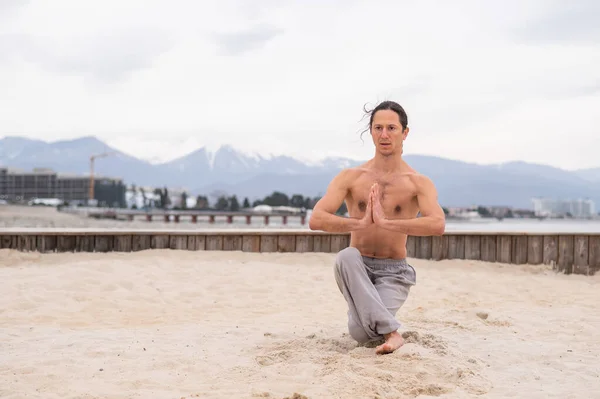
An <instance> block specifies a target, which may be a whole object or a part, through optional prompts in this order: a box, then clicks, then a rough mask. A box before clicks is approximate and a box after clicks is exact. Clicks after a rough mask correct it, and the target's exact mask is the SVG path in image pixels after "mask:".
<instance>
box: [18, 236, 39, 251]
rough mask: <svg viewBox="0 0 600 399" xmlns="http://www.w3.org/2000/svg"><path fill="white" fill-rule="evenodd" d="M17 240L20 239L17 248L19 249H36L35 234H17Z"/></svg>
mask: <svg viewBox="0 0 600 399" xmlns="http://www.w3.org/2000/svg"><path fill="white" fill-rule="evenodd" d="M17 240H18V244H17V245H18V246H17V248H18V249H19V251H23V252H32V251H35V247H36V238H35V236H30V235H27V236H25V235H22V236H17Z"/></svg>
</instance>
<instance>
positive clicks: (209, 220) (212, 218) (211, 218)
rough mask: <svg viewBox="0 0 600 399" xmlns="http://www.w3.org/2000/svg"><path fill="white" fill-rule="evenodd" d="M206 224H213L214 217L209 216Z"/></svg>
mask: <svg viewBox="0 0 600 399" xmlns="http://www.w3.org/2000/svg"><path fill="white" fill-rule="evenodd" d="M208 223H210V224H214V223H215V215H210V216H209V217H208Z"/></svg>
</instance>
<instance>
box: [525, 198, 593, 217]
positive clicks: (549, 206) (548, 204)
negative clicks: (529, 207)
mask: <svg viewBox="0 0 600 399" xmlns="http://www.w3.org/2000/svg"><path fill="white" fill-rule="evenodd" d="M532 202H533V210H534V212H535V215H536V216H550V217H552V216H563V215H566V214H571V215H572V216H573V217H576V218H587V217H591V216H594V215H596V204H595V203H594V201H592V200H591V199H581V198H579V199H575V200H570V199H567V200H557V199H552V198H533V199H532Z"/></svg>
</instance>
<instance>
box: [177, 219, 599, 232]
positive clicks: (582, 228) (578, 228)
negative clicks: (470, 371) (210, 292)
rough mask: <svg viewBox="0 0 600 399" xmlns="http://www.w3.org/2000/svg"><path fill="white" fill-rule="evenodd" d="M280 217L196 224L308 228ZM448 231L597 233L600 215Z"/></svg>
mask: <svg viewBox="0 0 600 399" xmlns="http://www.w3.org/2000/svg"><path fill="white" fill-rule="evenodd" d="M182 222H183V220H182ZM281 222H282V221H281V218H280V217H271V218H270V221H269V225H265V224H264V221H263V218H260V217H256V218H253V219H252V223H251V224H250V225H247V224H246V221H245V218H234V219H233V223H231V224H228V223H226V222H225V220H223V219H222V218H217V220H216V223H215V224H212V225H211V224H208V223H207V222H205V221H200V219H199V223H198V226H202V227H203V228H215V229H229V228H233V229H244V228H252V229H282V228H288V229H308V218H307V223H306V224H305V225H302V224H300V219H299V218H296V217H290V218H288V223H287V225H283V224H282V223H281ZM446 231H447V232H473V233H477V232H505V233H582V234H589V233H599V234H600V219H598V220H583V219H582V220H568V219H545V220H538V219H503V220H497V219H478V220H473V221H470V220H466V221H461V220H452V219H451V220H447V221H446Z"/></svg>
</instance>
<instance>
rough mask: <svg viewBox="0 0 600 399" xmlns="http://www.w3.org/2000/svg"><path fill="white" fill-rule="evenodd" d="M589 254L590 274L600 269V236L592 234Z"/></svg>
mask: <svg viewBox="0 0 600 399" xmlns="http://www.w3.org/2000/svg"><path fill="white" fill-rule="evenodd" d="M588 245H589V256H588V263H589V265H590V274H593V273H595V272H598V271H600V236H591V237H590V238H589V243H588Z"/></svg>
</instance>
